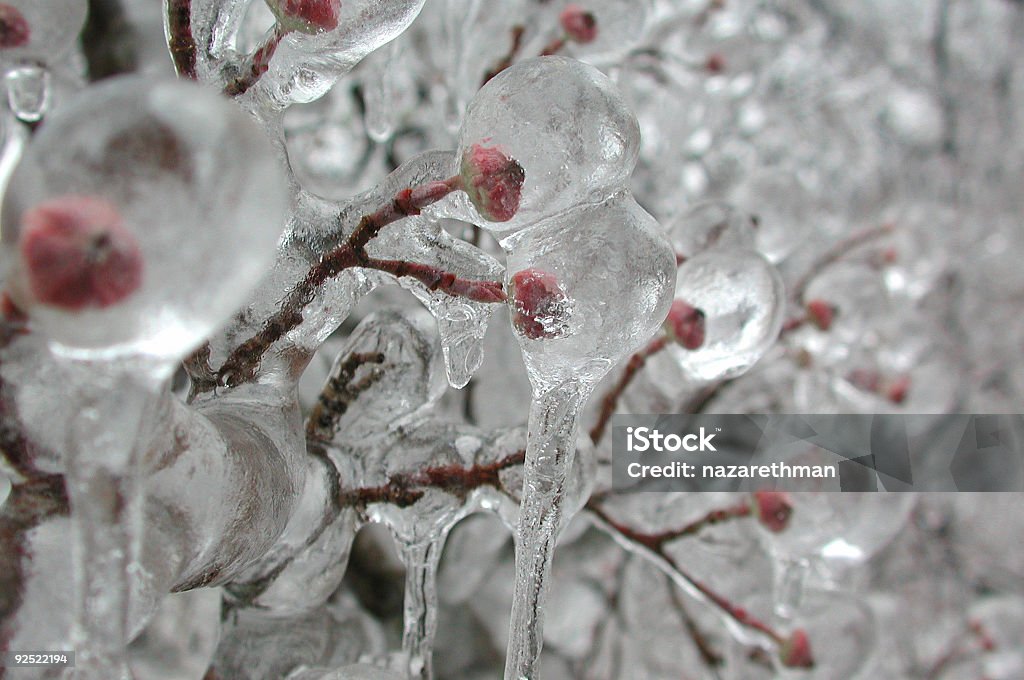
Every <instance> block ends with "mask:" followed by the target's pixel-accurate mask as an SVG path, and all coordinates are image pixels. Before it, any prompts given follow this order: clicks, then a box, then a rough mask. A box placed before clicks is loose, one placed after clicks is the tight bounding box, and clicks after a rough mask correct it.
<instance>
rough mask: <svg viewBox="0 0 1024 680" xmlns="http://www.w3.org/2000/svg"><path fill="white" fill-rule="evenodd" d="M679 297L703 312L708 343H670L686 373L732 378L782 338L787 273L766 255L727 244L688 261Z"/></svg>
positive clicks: (679, 282) (694, 376) (680, 275)
mask: <svg viewBox="0 0 1024 680" xmlns="http://www.w3.org/2000/svg"><path fill="white" fill-rule="evenodd" d="M675 297H676V299H678V300H683V301H684V302H686V303H687V304H689V305H691V306H693V307H696V308H697V309H700V310H701V311H703V312H704V318H705V326H706V329H707V331H706V335H705V340H704V343H703V345H701V346H700V347H699V348H698V349H696V350H687V349H685V348H683V347H679V346H675V345H673V346H672V347H670V348H669V356H670V357H671V360H672V361H673V362H675V363H677V364H678V365H679V366H680V367H681V368H682V370H683V372H684V374H685V375H686V376H687V377H689V378H690V379H692V380H700V381H711V380H722V379H725V378H730V377H733V376H736V375H739V374H740V373H743V372H744V371H746V370H747V369H749V368H750V367H751V366H753V365H754V363H756V362H757V360H758V359H760V358H761V357H762V356H764V354H765V352H767V351H768V350H769V348H771V346H772V344H773V343H774V342H775V339H776V338H777V337H778V334H779V330H780V329H781V328H782V317H783V313H784V311H785V308H786V300H785V291H784V289H783V285H782V278H781V277H780V276H779V274H778V272H777V271H776V270H775V268H774V267H773V266H772V265H771V264H770V263H769V262H768V261H767V260H766V259H765V258H764V256H763V255H761V254H760V253H758V252H757V251H755V250H747V249H730V248H727V247H720V248H712V249H708V250H705V251H704V252H702V253H701V254H699V255H697V256H695V257H692V258H690V259H687V260H686V261H685V262H683V264H682V265H680V266H679V273H678V275H677V278H676V290H675ZM663 359H664V357H658V358H657V359H656V361H658V362H659V364H661V363H662V360H663Z"/></svg>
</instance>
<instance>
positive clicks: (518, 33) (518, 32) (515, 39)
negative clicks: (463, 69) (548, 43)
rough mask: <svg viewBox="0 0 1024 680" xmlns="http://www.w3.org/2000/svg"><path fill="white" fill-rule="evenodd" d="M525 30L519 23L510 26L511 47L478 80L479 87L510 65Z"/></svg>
mask: <svg viewBox="0 0 1024 680" xmlns="http://www.w3.org/2000/svg"><path fill="white" fill-rule="evenodd" d="M525 31H526V29H525V28H524V27H523V26H521V25H516V26H513V27H512V47H511V48H509V51H508V54H506V55H505V56H504V57H502V58H501V61H499V62H498V63H497V64H495V65H494V68H492V69H491V70H490V71H488V72H487V73H485V74H484V79H483V80H482V81H480V87H483V86H484V85H486V84H487V82H488V81H489V80H490V79H491V78H493V77H494V76H496V75H498V74H499V73H501V72H502V71H504V70H505V69H507V68H508V67H509V66H511V65H512V62H514V61H515V60H516V56H518V54H519V50H520V48H522V46H523V33H524V32H525Z"/></svg>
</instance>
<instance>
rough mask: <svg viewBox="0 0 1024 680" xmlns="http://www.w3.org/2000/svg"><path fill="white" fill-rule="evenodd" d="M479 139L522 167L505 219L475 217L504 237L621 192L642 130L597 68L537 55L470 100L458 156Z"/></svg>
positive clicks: (487, 227) (488, 85)
mask: <svg viewBox="0 0 1024 680" xmlns="http://www.w3.org/2000/svg"><path fill="white" fill-rule="evenodd" d="M540 102H544V104H543V105H542V106H541V105H539V103H540ZM480 143H483V144H485V145H487V146H496V147H498V148H499V149H502V150H504V152H505V153H506V154H507V155H508V156H509V157H510V158H512V159H514V160H516V161H517V162H518V163H519V164H520V165H521V166H522V168H523V170H524V172H525V177H526V179H525V182H524V183H523V187H522V197H521V200H520V205H519V210H518V212H516V214H515V216H514V217H513V218H512V219H511V220H509V221H507V222H501V223H494V222H488V221H483V222H481V220H480V219H479V218H476V219H475V220H474V221H475V222H481V226H482V227H484V228H486V229H488V230H489V231H492V232H494V233H495V234H507V233H510V232H513V231H515V230H517V229H521V228H522V227H523V226H525V225H527V224H530V223H532V222H536V221H538V220H539V219H541V218H543V217H546V216H549V215H554V214H556V213H559V212H561V211H563V210H566V209H568V208H571V207H573V206H576V205H579V204H581V203H585V202H590V201H594V200H600V199H602V198H606V197H607V196H609V195H611V194H613V193H615V192H616V191H617V190H619V189H621V188H622V187H623V186H624V185H625V183H626V181H627V180H628V179H629V176H630V173H631V172H632V169H633V166H634V164H635V163H636V158H637V153H638V152H639V148H640V129H639V126H638V125H637V122H636V117H635V116H634V115H633V114H632V113H631V112H630V111H629V109H628V108H627V107H626V104H625V102H623V101H622V98H621V96H619V94H618V93H617V92H616V91H615V86H614V85H613V84H612V82H611V81H610V80H609V79H608V78H607V77H605V76H604V75H603V74H602V73H601V72H600V71H598V70H597V69H595V68H593V67H591V66H587V65H586V64H583V63H581V62H578V61H575V60H573V59H568V58H565V57H542V58H540V59H528V60H525V61H522V62H520V63H518V64H516V65H515V66H512V67H511V68H508V69H506V70H505V71H503V72H502V73H500V74H498V75H497V76H496V77H494V78H493V79H492V80H491V81H490V82H488V83H487V84H486V85H484V87H483V88H481V89H480V91H479V92H478V93H477V95H476V96H475V97H474V98H473V100H472V101H471V102H470V104H469V108H468V109H467V110H466V115H465V117H464V118H463V121H462V127H461V128H460V130H459V148H458V152H457V153H458V155H459V157H462V156H463V155H464V154H465V153H466V152H467V151H468V150H469V149H470V147H472V146H473V145H474V144H480Z"/></svg>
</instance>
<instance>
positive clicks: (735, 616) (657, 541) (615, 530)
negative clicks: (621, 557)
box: [586, 503, 786, 648]
mask: <svg viewBox="0 0 1024 680" xmlns="http://www.w3.org/2000/svg"><path fill="white" fill-rule="evenodd" d="M586 508H587V510H589V511H590V513H591V514H592V515H593V516H594V517H595V518H596V519H597V520H598V521H597V522H596V523H595V524H596V525H597V526H598V527H599V528H601V529H603V530H604V531H606V532H608V533H609V534H611V535H612V536H617V537H619V538H620V539H623V540H625V541H626V542H628V543H630V544H632V545H633V546H635V547H637V548H639V549H640V550H641V551H642V552H646V553H647V554H649V555H651V556H653V557H655V558H657V559H656V560H655V563H657V564H664V565H667V566H668V567H669V568H670V569H671V570H672V572H673V573H675V574H676V575H677V576H679V577H681V578H682V579H683V580H684V581H686V582H687V583H688V584H689V585H690V586H691V587H693V589H694V590H696V591H697V592H699V593H700V594H701V595H703V596H704V597H705V598H706V599H707V600H708V601H709V602H710V603H711V604H713V605H714V606H715V607H717V608H718V609H720V610H721V611H722V612H723V613H724V614H726V615H727V616H728V617H729V618H731V619H732V620H733V621H735V622H736V623H737V624H739V625H740V626H742V627H744V628H749V629H751V630H756V631H758V632H760V633H762V634H764V635H766V636H767V637H768V638H770V639H771V640H772V641H773V642H774V643H775V644H776V645H777V646H779V647H780V648H781V647H782V645H783V644H784V643H785V642H786V638H785V636H783V635H781V634H780V633H779V632H777V631H776V630H775V629H774V628H772V627H771V626H770V625H768V624H767V623H765V622H764V621H761V620H760V619H759V618H757V617H755V616H754V615H753V614H751V613H750V612H748V611H747V610H746V609H744V608H743V607H740V606H739V605H736V604H733V603H732V602H731V601H730V600H729V599H728V598H726V597H724V596H723V595H719V594H718V593H717V592H715V591H714V590H712V589H711V588H710V587H709V586H707V585H705V584H704V583H702V582H700V581H698V580H697V579H696V578H694V577H693V576H692V575H690V574H689V573H688V572H687V571H686V570H685V569H683V568H682V567H681V566H680V565H679V563H678V562H677V561H676V560H675V559H674V558H673V557H672V556H671V555H669V554H668V553H667V552H666V551H665V548H664V543H665V542H666V540H667V539H664V538H662V537H661V535H659V534H654V535H651V534H644V533H643V532H640V531H637V530H636V529H633V528H632V527H630V526H627V525H625V524H623V523H621V522H618V521H616V520H615V519H613V518H612V517H611V516H610V515H608V513H607V512H605V511H604V510H603V509H602V508H601V507H600V506H599V505H597V504H592V503H587V506H586Z"/></svg>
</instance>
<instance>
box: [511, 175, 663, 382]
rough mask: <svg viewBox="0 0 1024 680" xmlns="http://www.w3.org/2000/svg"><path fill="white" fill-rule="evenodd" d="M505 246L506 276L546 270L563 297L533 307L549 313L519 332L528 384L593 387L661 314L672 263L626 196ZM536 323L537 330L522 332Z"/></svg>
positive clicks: (647, 219)
mask: <svg viewBox="0 0 1024 680" xmlns="http://www.w3.org/2000/svg"><path fill="white" fill-rule="evenodd" d="M508 245H510V246H511V252H510V253H509V257H508V271H509V272H510V275H512V274H515V273H516V272H522V271H524V270H531V269H532V270H535V271H541V272H546V273H547V275H548V276H550V277H552V280H553V281H557V283H558V286H559V287H560V290H561V291H562V293H564V296H565V300H564V301H563V302H562V303H561V304H559V305H554V306H552V305H548V306H547V307H544V306H539V307H538V309H540V308H544V309H548V308H550V309H555V307H557V309H555V312H551V313H546V316H545V318H543V319H532V320H525V321H523V322H522V323H521V324H520V325H519V326H518V328H519V333H518V336H519V339H520V345H521V346H522V349H523V354H524V356H525V358H526V363H527V366H528V367H529V369H530V372H531V379H532V380H533V381H534V383H535V385H537V384H546V385H553V384H557V383H558V382H561V381H564V380H568V379H578V380H581V381H583V382H585V383H588V384H595V383H596V382H597V381H598V380H600V379H601V378H602V377H603V376H604V374H605V373H607V371H609V370H610V369H611V367H612V366H614V365H615V364H616V363H617V362H618V361H619V360H620V359H622V358H624V357H626V356H628V355H629V354H632V353H633V352H635V351H636V350H637V349H639V348H640V347H641V346H642V345H643V344H644V343H645V342H646V341H647V340H648V339H650V337H651V336H652V335H654V333H655V332H657V331H658V329H659V327H660V326H661V323H662V321H664V319H665V316H666V315H667V314H668V308H669V304H670V302H671V298H672V290H673V282H674V279H675V259H674V258H673V256H672V251H671V249H670V248H669V247H668V243H667V242H666V240H665V237H664V236H663V235H662V233H661V228H660V227H659V226H658V223H657V222H656V221H655V220H654V218H653V217H651V216H650V215H648V214H647V213H646V212H645V211H644V210H643V208H641V207H640V206H639V205H637V204H636V202H635V201H634V200H633V199H632V198H630V197H629V196H625V195H624V196H619V197H616V198H614V199H611V200H609V201H607V202H604V203H600V204H597V205H586V206H580V207H579V208H576V209H575V210H572V211H569V212H567V213H565V214H563V215H559V216H557V217H554V218H552V219H550V220H548V221H545V222H542V223H540V224H537V225H535V226H533V227H530V228H529V229H526V230H524V231H522V232H520V233H518V234H516V235H515V236H513V237H512V238H511V239H510V240H509V241H508ZM512 281H513V282H514V281H515V278H514V277H513V278H512ZM514 302H515V300H513V303H514ZM523 311H524V310H517V312H516V314H517V316H516V318H518V317H521V316H523ZM552 314H553V316H552ZM547 317H552V318H547ZM531 321H532V323H531ZM538 324H539V325H540V326H543V328H544V332H540V333H537V332H534V333H530V332H524V331H529V330H530V329H535V328H536V327H537V325H538Z"/></svg>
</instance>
